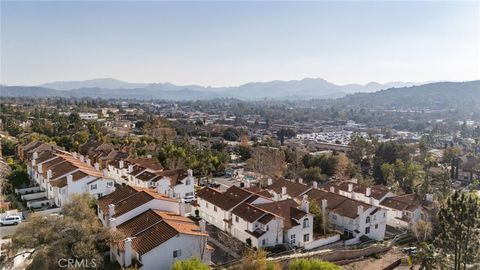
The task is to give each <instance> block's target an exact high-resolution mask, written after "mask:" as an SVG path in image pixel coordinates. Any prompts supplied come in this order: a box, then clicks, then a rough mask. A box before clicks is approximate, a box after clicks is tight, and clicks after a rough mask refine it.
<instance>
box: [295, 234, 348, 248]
mask: <svg viewBox="0 0 480 270" xmlns="http://www.w3.org/2000/svg"><path fill="white" fill-rule="evenodd" d="M338 240H340V235H339V234H335V235H332V236H330V237H326V238H320V239H316V240H314V241H312V242H310V243H306V244H305V245H304V246H303V247H304V248H305V249H306V250H311V249H314V248H318V247H321V246H325V245H328V244H331V243H334V242H337V241H338Z"/></svg>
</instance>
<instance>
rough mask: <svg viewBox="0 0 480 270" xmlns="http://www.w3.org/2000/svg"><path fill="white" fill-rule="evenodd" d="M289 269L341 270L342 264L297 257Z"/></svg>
mask: <svg viewBox="0 0 480 270" xmlns="http://www.w3.org/2000/svg"><path fill="white" fill-rule="evenodd" d="M288 269H289V270H340V269H341V268H340V266H338V265H336V264H334V263H331V262H326V261H322V260H318V259H295V260H293V261H292V262H290V263H289V265H288Z"/></svg>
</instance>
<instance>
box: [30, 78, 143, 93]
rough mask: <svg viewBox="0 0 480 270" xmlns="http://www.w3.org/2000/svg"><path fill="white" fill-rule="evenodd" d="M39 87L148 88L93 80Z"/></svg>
mask: <svg viewBox="0 0 480 270" xmlns="http://www.w3.org/2000/svg"><path fill="white" fill-rule="evenodd" d="M39 86H40V87H44V88H50V89H54V90H63V91H67V90H73V89H79V88H105V89H135V88H143V87H146V86H148V84H146V83H128V82H124V81H120V80H116V79H110V78H107V79H93V80H86V81H64V82H49V83H44V84H42V85H39Z"/></svg>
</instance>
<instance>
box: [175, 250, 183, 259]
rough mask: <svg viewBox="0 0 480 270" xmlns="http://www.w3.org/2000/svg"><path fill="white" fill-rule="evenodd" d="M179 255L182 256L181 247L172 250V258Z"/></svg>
mask: <svg viewBox="0 0 480 270" xmlns="http://www.w3.org/2000/svg"><path fill="white" fill-rule="evenodd" d="M180 256H182V250H181V249H178V250H174V251H173V258H177V257H180Z"/></svg>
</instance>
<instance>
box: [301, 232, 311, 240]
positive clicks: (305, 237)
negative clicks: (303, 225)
mask: <svg viewBox="0 0 480 270" xmlns="http://www.w3.org/2000/svg"><path fill="white" fill-rule="evenodd" d="M308 241H310V234H308V233H307V234H304V235H303V242H308Z"/></svg>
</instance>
